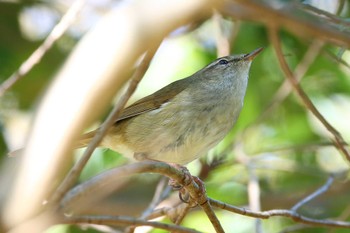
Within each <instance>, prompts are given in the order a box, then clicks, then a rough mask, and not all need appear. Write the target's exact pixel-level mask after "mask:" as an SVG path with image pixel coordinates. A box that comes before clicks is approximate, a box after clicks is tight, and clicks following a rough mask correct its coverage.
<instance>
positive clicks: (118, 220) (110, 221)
mask: <svg viewBox="0 0 350 233" xmlns="http://www.w3.org/2000/svg"><path fill="white" fill-rule="evenodd" d="M62 223H66V224H98V225H129V226H130V225H134V226H151V227H154V228H159V229H163V230H167V231H174V232H183V233H200V232H199V231H196V230H192V229H188V228H185V227H182V226H177V225H170V224H166V223H160V222H150V221H145V220H139V219H135V218H131V217H124V216H74V217H70V218H65V219H64V220H63V222H62Z"/></svg>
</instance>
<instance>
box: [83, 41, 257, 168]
mask: <svg viewBox="0 0 350 233" xmlns="http://www.w3.org/2000/svg"><path fill="white" fill-rule="evenodd" d="M262 50H263V48H258V49H256V50H254V51H252V52H250V53H246V54H238V55H230V56H224V57H221V58H218V59H216V60H214V61H213V62H211V63H210V64H208V65H207V66H205V67H204V68H202V69H200V70H199V71H197V72H195V73H194V74H192V75H190V76H188V77H186V78H183V79H180V80H177V81H175V82H173V83H171V84H169V85H167V86H165V87H163V88H161V89H160V90H158V91H156V92H154V93H153V94H150V95H148V96H146V97H144V98H142V99H140V100H138V101H136V102H135V103H133V104H131V105H130V106H128V107H126V108H125V109H124V110H123V111H122V113H121V115H120V117H119V118H118V119H117V120H116V122H115V123H114V124H113V126H112V127H111V128H110V129H109V131H108V133H107V134H106V136H105V137H104V138H103V139H102V141H101V143H100V145H99V147H102V148H108V149H111V150H113V151H116V152H119V153H120V154H122V155H123V156H125V157H127V158H130V159H132V160H136V161H143V160H152V161H162V162H166V163H172V164H178V165H186V164H188V163H190V162H191V161H193V160H195V159H197V158H198V157H200V156H201V155H204V154H205V153H206V152H207V151H208V150H210V149H211V148H213V147H214V146H215V145H217V144H218V143H219V142H220V141H221V140H222V139H223V138H224V137H225V136H226V135H227V134H228V132H229V131H230V130H231V129H232V128H233V126H234V125H235V123H236V121H237V119H238V116H239V114H240V112H241V109H242V107H243V102H244V96H245V93H246V89H247V84H248V77H249V70H250V66H251V63H252V61H253V59H254V58H255V57H256V56H257V55H258V54H259V53H260V52H261V51H262ZM96 132H97V130H94V131H91V132H89V133H86V134H84V135H82V137H81V138H80V140H79V141H78V143H77V147H78V148H80V147H85V146H87V145H88V143H89V142H90V141H91V140H92V138H93V137H94V135H95V134H96Z"/></svg>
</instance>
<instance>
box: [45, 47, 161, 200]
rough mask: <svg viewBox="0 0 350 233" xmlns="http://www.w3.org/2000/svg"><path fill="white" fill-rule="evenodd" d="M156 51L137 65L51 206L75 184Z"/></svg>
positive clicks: (54, 197)
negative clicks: (126, 87)
mask: <svg viewBox="0 0 350 233" xmlns="http://www.w3.org/2000/svg"><path fill="white" fill-rule="evenodd" d="M155 51H156V49H155V48H154V49H151V50H149V51H148V52H147V53H146V55H145V57H144V58H143V60H142V62H141V64H140V65H139V67H138V69H137V70H136V71H135V73H134V75H133V77H132V78H131V80H130V83H129V86H128V89H127V90H126V91H125V93H124V95H123V96H122V97H121V99H120V100H119V102H118V103H117V104H116V105H115V106H114V108H113V110H112V111H111V113H110V114H109V116H108V117H107V119H106V120H105V121H104V122H103V124H102V125H101V127H100V128H99V129H98V130H97V132H96V135H95V136H94V138H93V139H92V140H91V142H90V143H89V145H88V147H87V149H86V150H85V152H84V154H83V156H82V158H81V159H80V160H79V161H78V162H77V163H76V164H75V165H74V167H73V168H72V169H71V170H70V172H69V173H68V175H67V176H66V178H65V179H64V181H63V182H62V183H61V185H60V186H59V187H58V188H57V190H56V192H55V193H54V195H53V197H52V199H51V204H55V203H57V202H59V201H60V200H61V199H62V197H63V196H64V194H65V193H66V192H67V191H68V190H69V189H70V188H71V187H72V186H73V185H74V184H75V183H76V181H77V179H78V177H79V175H80V173H81V171H82V170H83V168H84V167H85V165H86V163H87V162H88V160H89V159H90V157H91V155H92V152H93V151H94V150H95V148H96V147H97V146H98V145H99V144H100V142H101V141H102V139H103V136H104V135H105V134H106V133H107V131H108V130H109V128H110V127H111V126H112V125H113V124H114V122H115V121H116V120H117V118H118V117H119V115H120V114H121V112H122V110H123V107H124V106H125V104H126V102H127V101H128V99H129V98H130V96H131V95H132V93H133V92H134V91H135V89H136V87H137V85H138V83H139V81H140V80H141V78H142V77H143V76H144V74H145V72H146V70H147V68H148V66H149V64H150V62H151V60H152V58H153V55H154V53H155Z"/></svg>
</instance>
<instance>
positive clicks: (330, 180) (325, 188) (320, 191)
mask: <svg viewBox="0 0 350 233" xmlns="http://www.w3.org/2000/svg"><path fill="white" fill-rule="evenodd" d="M333 181H334V178H333V177H332V176H331V177H329V178H328V179H327V182H326V183H325V184H324V185H323V186H322V187H320V188H319V189H317V190H316V191H315V192H313V193H311V194H310V195H309V196H307V197H305V198H304V199H303V200H301V201H300V202H298V203H297V204H295V205H294V206H293V207H292V208H291V209H290V210H291V211H294V212H296V211H297V210H298V209H299V208H300V207H301V206H303V205H305V204H306V203H308V202H310V201H311V200H312V199H315V198H316V197H318V196H320V195H321V194H323V193H325V192H327V191H328V189H329V188H330V187H331V185H332V183H333Z"/></svg>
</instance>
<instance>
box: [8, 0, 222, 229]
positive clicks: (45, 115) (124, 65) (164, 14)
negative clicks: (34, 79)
mask: <svg viewBox="0 0 350 233" xmlns="http://www.w3.org/2000/svg"><path fill="white" fill-rule="evenodd" d="M221 2H222V1H221V0H216V1H212V0H193V1H190V2H189V1H186V0H176V1H175V0H168V1H167V4H163V3H164V2H163V1H162V0H145V1H137V2H132V4H127V5H126V6H123V7H120V8H117V9H113V10H111V11H110V12H109V13H108V14H106V15H105V16H104V17H103V18H102V19H101V20H100V21H99V22H98V23H97V24H96V25H95V26H94V27H93V28H92V29H91V31H89V32H88V33H86V34H85V35H84V37H83V38H82V39H81V40H80V41H79V43H78V44H77V46H76V47H75V49H74V51H73V52H72V53H71V54H70V56H69V58H68V59H67V61H66V63H65V64H64V65H63V66H62V68H61V70H60V71H59V72H58V73H57V75H56V77H55V78H54V80H53V82H52V84H51V85H50V87H49V89H48V90H47V92H46V93H45V95H44V96H43V98H42V100H41V102H40V104H39V105H38V110H37V111H36V112H35V118H34V120H33V124H32V129H31V131H30V134H29V135H28V141H27V142H26V146H25V150H24V153H23V155H22V156H21V163H20V165H19V166H18V170H17V171H16V174H15V182H14V183H13V188H12V189H11V193H9V194H8V200H7V201H6V203H5V206H4V214H3V215H4V216H5V218H6V219H5V220H4V221H5V222H6V224H7V226H8V227H9V228H11V227H12V226H15V225H17V224H18V223H20V222H24V221H26V220H29V219H30V218H31V217H33V216H35V215H37V214H38V212H42V211H43V205H42V203H43V201H45V200H46V199H47V198H49V197H52V195H53V193H54V192H55V190H56V188H57V187H56V186H57V184H59V183H60V182H61V180H62V179H63V178H64V177H63V175H64V174H66V169H67V167H68V166H69V164H71V163H72V161H73V157H72V149H73V147H74V144H75V141H76V140H77V138H79V135H80V134H81V132H82V131H83V130H84V129H85V128H86V127H87V126H88V125H90V124H91V122H93V121H95V120H96V119H98V118H100V117H101V114H102V113H103V112H104V111H105V110H106V109H107V107H108V106H109V105H110V103H111V100H112V98H113V97H114V96H115V94H116V93H117V92H118V91H119V90H120V89H121V88H122V86H123V85H124V84H125V83H126V81H127V80H128V79H129V78H130V71H131V70H132V66H133V65H134V64H135V62H136V60H137V59H138V58H139V57H140V56H141V55H142V54H144V52H145V51H147V49H149V48H152V47H154V45H155V43H158V42H159V41H161V40H162V39H163V38H164V37H165V36H167V35H168V34H169V33H170V32H171V31H173V30H175V29H176V28H178V27H181V26H183V25H187V24H189V23H191V22H195V21H197V20H199V19H203V18H205V17H207V16H208V13H210V12H211V11H212V8H213V7H217V6H218V5H220V4H221ZM154 6H161V9H162V10H161V11H158V10H155V7H154ZM157 9H158V8H157ZM160 18H161V19H162V20H159V19H160ZM154 25H157V27H154ZM141 28H142V30H140V29H141ZM53 122H54V124H53ZM48 138H49V139H50V140H48ZM43 142H45V143H43ZM58 199H59V198H58ZM28 200H31V201H30V202H28ZM19 209H21V211H20V212H18V210H19Z"/></svg>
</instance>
